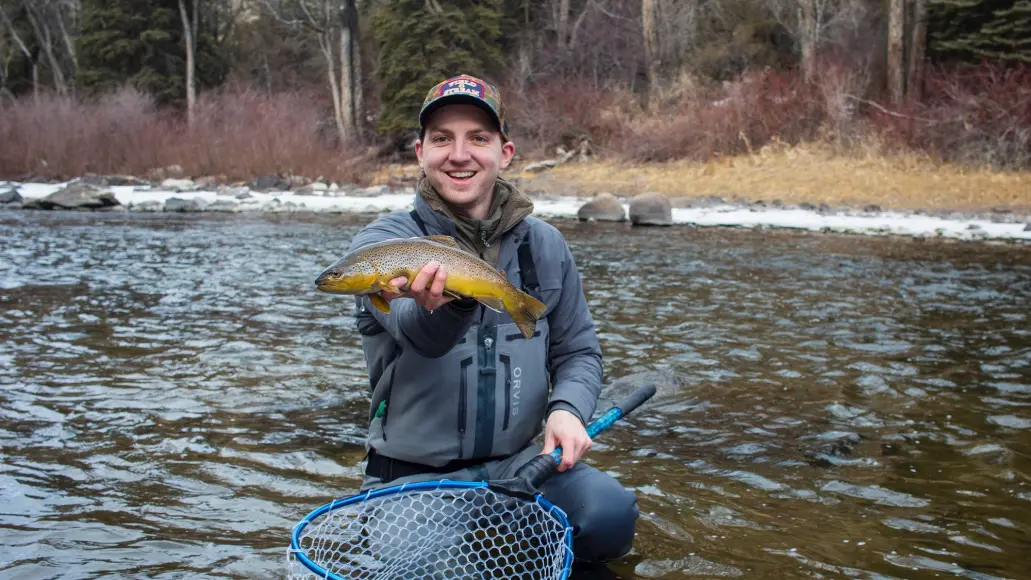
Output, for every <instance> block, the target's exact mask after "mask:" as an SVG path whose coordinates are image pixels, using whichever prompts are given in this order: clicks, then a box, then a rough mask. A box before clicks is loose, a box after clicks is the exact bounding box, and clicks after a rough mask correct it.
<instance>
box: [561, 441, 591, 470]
mask: <svg viewBox="0 0 1031 580" xmlns="http://www.w3.org/2000/svg"><path fill="white" fill-rule="evenodd" d="M561 445H562V463H560V464H559V466H558V470H559V471H560V472H561V471H566V470H567V469H572V468H573V466H574V465H576V462H577V461H580V458H581V457H583V456H584V454H585V453H587V451H588V450H589V449H590V448H591V438H590V437H587V436H586V435H582V436H581V435H579V434H576V435H570V436H568V437H566V438H565V439H564V440H563V441H562V442H561Z"/></svg>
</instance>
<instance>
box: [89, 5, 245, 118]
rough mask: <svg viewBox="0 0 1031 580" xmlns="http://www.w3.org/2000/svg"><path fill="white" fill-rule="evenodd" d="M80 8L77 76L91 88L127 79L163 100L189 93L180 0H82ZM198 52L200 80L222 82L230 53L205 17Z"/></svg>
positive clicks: (115, 84) (203, 83) (110, 87)
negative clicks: (207, 25) (222, 47)
mask: <svg viewBox="0 0 1031 580" xmlns="http://www.w3.org/2000/svg"><path fill="white" fill-rule="evenodd" d="M82 10H83V11H82V30H81V34H80V36H79V38H78V42H77V44H78V54H79V75H78V78H77V82H78V84H79V86H81V87H82V88H83V89H85V90H86V92H87V93H93V94H97V93H103V92H107V91H111V90H113V89H115V88H118V87H120V86H122V85H125V84H129V85H131V86H134V87H136V88H138V89H140V90H141V91H144V92H146V93H148V94H150V95H152V96H153V97H154V99H155V101H156V102H158V103H160V104H167V103H173V102H179V101H182V100H183V99H184V98H185V96H186V80H185V73H186V51H185V49H186V47H185V45H184V44H183V29H182V20H181V18H180V15H179V5H178V0H83V2H82ZM202 17H203V15H202ZM196 58H197V77H198V79H197V80H198V86H201V87H210V86H214V85H217V84H219V83H221V82H222V80H223V78H224V77H225V75H226V74H227V71H228V64H227V62H228V60H227V58H228V57H227V56H226V55H225V54H223V53H222V52H220V47H218V45H217V44H216V43H215V42H214V41H213V40H212V38H211V36H210V33H208V31H207V30H205V28H204V26H203V20H202V23H201V31H200V34H199V35H198V38H197V56H196Z"/></svg>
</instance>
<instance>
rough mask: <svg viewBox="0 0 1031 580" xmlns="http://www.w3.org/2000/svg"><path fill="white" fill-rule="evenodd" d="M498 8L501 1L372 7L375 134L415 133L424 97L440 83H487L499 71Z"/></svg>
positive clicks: (416, 0)
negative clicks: (377, 97) (377, 89)
mask: <svg viewBox="0 0 1031 580" xmlns="http://www.w3.org/2000/svg"><path fill="white" fill-rule="evenodd" d="M501 8H502V6H501V0H480V1H476V0H453V1H448V2H435V1H432V0H431V1H427V0H395V1H391V2H384V3H381V4H380V5H379V6H378V7H377V8H376V11H375V12H374V13H373V15H372V26H373V30H374V33H375V36H376V44H377V46H378V49H379V62H378V69H377V71H376V74H377V78H378V80H379V82H380V85H381V103H382V112H381V114H380V118H379V130H380V132H382V133H385V134H392V133H401V132H404V131H407V130H413V129H418V126H419V123H418V113H419V109H420V108H421V106H422V101H423V98H424V97H425V96H426V92H427V91H428V90H429V89H430V88H431V87H432V86H433V85H435V84H437V83H438V82H440V81H442V80H444V79H445V78H448V77H451V76H454V75H457V74H470V75H473V76H477V77H480V78H483V79H485V80H488V81H489V80H490V79H491V77H492V76H494V75H496V74H497V73H498V72H500V70H501V67H502V54H501V48H500V44H499V42H500V40H501V21H502V10H501Z"/></svg>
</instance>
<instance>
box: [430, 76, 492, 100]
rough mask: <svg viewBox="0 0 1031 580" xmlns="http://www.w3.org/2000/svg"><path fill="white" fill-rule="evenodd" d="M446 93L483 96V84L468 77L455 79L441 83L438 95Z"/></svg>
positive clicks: (445, 94)
mask: <svg viewBox="0 0 1031 580" xmlns="http://www.w3.org/2000/svg"><path fill="white" fill-rule="evenodd" d="M447 95H472V96H474V97H477V98H480V99H482V98H483V85H481V84H480V83H478V82H476V81H472V80H469V79H455V80H453V81H448V82H446V83H444V84H442V85H441V87H440V96H442V97H443V96H447Z"/></svg>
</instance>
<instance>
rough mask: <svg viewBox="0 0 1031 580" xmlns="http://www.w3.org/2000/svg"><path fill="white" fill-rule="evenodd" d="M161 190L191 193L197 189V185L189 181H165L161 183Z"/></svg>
mask: <svg viewBox="0 0 1031 580" xmlns="http://www.w3.org/2000/svg"><path fill="white" fill-rule="evenodd" d="M161 189H168V190H171V191H176V192H178V191H192V190H194V189H197V184H195V183H194V182H193V180H191V179H166V180H164V181H162V182H161Z"/></svg>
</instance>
